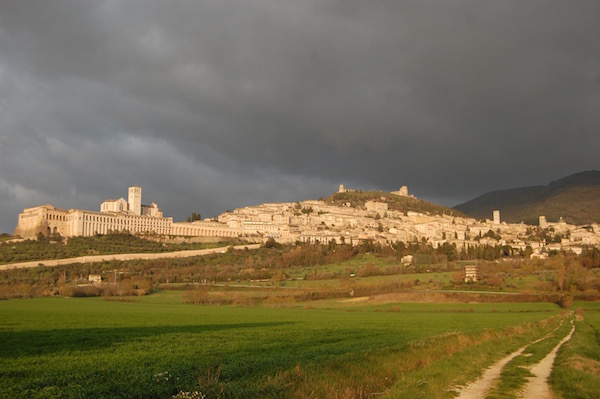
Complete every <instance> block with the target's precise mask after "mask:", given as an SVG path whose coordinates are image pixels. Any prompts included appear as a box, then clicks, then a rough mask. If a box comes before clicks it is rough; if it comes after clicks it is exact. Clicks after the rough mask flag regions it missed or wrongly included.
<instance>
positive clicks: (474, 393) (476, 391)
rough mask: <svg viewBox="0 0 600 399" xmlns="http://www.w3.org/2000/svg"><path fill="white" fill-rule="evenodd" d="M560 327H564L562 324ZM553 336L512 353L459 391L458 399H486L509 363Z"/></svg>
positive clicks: (533, 342) (546, 336)
mask: <svg viewBox="0 0 600 399" xmlns="http://www.w3.org/2000/svg"><path fill="white" fill-rule="evenodd" d="M560 325H562V322H561V324H560ZM560 325H559V326H558V327H556V329H554V331H556V330H557V329H558V328H559V327H560ZM554 331H553V332H554ZM551 334H552V333H549V334H547V335H545V336H543V337H542V338H539V339H536V340H535V341H532V342H530V343H528V344H527V345H525V346H524V347H522V348H519V349H518V350H516V351H515V352H513V353H511V354H510V355H508V356H506V357H504V358H502V359H500V360H499V361H497V362H496V363H494V364H493V365H491V366H490V367H489V368H488V369H487V370H486V371H485V372H484V373H483V375H482V376H481V377H479V378H478V379H477V380H475V381H473V382H471V383H470V384H468V385H466V386H465V387H464V388H462V389H460V390H458V393H459V395H458V396H457V398H456V399H484V398H485V397H486V395H487V393H488V391H489V390H490V388H491V387H492V386H493V385H494V382H496V380H498V379H499V378H500V374H501V373H502V369H503V368H504V366H506V365H507V364H508V362H510V361H511V360H512V359H514V358H515V357H517V356H519V355H520V354H521V353H523V351H524V350H525V349H527V347H528V346H529V345H533V344H535V343H537V342H540V341H541V340H544V339H546V338H548V337H549V336H550V335H551Z"/></svg>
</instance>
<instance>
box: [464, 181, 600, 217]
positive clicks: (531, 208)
mask: <svg viewBox="0 0 600 399" xmlns="http://www.w3.org/2000/svg"><path fill="white" fill-rule="evenodd" d="M454 209H457V210H459V211H461V212H464V213H465V214H467V215H469V216H471V217H474V218H477V219H486V218H487V219H489V218H491V217H492V216H491V215H492V212H493V211H494V210H495V209H499V210H500V214H501V218H502V221H506V222H511V223H518V222H521V221H522V222H525V223H527V224H532V225H536V224H538V220H539V219H538V218H539V216H540V215H544V216H546V219H547V220H548V221H558V220H559V218H561V217H562V218H564V220H565V221H566V222H567V223H572V224H578V225H580V224H590V223H599V222H600V171H596V170H590V171H585V172H580V173H575V174H573V175H570V176H567V177H564V178H562V179H558V180H555V181H552V182H550V183H549V184H548V185H547V186H531V187H520V188H515V189H508V190H498V191H491V192H489V193H486V194H483V195H481V196H479V197H477V198H475V199H472V200H470V201H467V202H465V203H463V204H460V205H456V206H455V207H454Z"/></svg>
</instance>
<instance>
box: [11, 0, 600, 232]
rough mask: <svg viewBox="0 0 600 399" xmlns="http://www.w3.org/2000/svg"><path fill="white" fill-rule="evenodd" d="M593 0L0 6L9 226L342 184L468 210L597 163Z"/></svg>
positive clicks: (599, 93)
mask: <svg viewBox="0 0 600 399" xmlns="http://www.w3.org/2000/svg"><path fill="white" fill-rule="evenodd" d="M598 20H600V4H599V3H598V2H595V1H572V2H562V1H528V2H521V1H503V2H497V1H453V2H447V1H402V2H398V1H375V2H363V1H322V0H319V1H317V0H314V1H302V2H282V1H240V2H233V1H198V2H188V1H178V0H174V1H169V2H166V1H157V2H154V1H146V0H145V1H105V2H96V1H81V0H73V1H52V2H49V1H38V2H33V1H28V2H19V1H2V0H0V215H1V219H0V231H10V230H12V228H14V225H15V224H16V215H17V213H18V212H19V211H20V210H21V209H22V208H23V207H25V206H33V205H38V204H41V203H45V202H50V203H53V204H54V205H56V206H61V207H80V208H92V209H94V208H96V207H98V206H99V202H100V201H101V200H102V199H105V198H108V197H120V196H125V195H126V187H127V186H128V185H131V184H138V185H141V186H142V187H143V188H144V199H145V200H144V201H145V202H149V201H153V200H154V201H156V202H158V203H159V205H161V206H162V208H163V209H164V211H165V213H166V214H168V215H173V216H175V218H176V219H182V218H184V217H185V216H186V215H187V214H189V213H190V212H192V211H200V212H202V213H203V215H205V216H212V215H213V214H216V213H219V212H222V211H224V210H225V209H227V208H233V207H236V206H242V205H250V204H255V203H259V202H264V201H276V200H300V199H305V198H318V197H319V196H326V195H328V194H329V193H330V192H332V191H334V190H335V189H336V187H337V184H339V183H340V182H343V183H345V184H346V185H347V186H355V187H360V188H379V189H384V190H392V189H397V188H398V187H400V186H401V185H404V184H408V186H409V189H410V191H411V192H414V193H415V194H416V195H418V196H421V197H423V198H426V199H431V200H434V201H437V202H442V203H444V204H447V205H453V204H455V203H457V202H461V201H463V200H467V199H470V198H471V197H473V196H474V195H476V194H480V193H482V192H485V191H488V190H491V189H497V188H503V187H513V186H519V185H526V184H544V183H547V182H548V181H549V180H552V179H555V178H559V177H562V176H564V175H567V174H570V173H573V172H577V171H580V170H585V169H598V168H599V162H598V161H597V154H596V153H597V149H598V148H599V145H600V135H599V134H598V131H599V127H600V113H599V112H598V110H599V109H600V50H599V49H600V47H599V46H598V43H597V38H598V37H600V24H598V23H597V21H598Z"/></svg>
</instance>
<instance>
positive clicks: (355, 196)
mask: <svg viewBox="0 0 600 399" xmlns="http://www.w3.org/2000/svg"><path fill="white" fill-rule="evenodd" d="M325 201H326V202H328V203H330V204H333V205H337V206H343V205H344V204H347V203H349V204H350V206H352V207H354V208H359V207H361V208H362V207H364V205H365V202H367V201H378V202H386V203H387V204H388V209H389V210H392V211H399V212H408V211H412V212H419V213H428V214H434V215H454V216H465V215H464V214H463V213H462V212H460V211H457V210H456V209H452V208H446V207H444V206H441V205H436V204H433V203H431V202H427V201H423V200H420V199H418V198H415V197H403V196H400V195H396V194H391V193H388V192H385V191H360V190H359V191H348V192H345V193H335V194H333V195H331V196H330V197H329V198H327V199H326V200H325Z"/></svg>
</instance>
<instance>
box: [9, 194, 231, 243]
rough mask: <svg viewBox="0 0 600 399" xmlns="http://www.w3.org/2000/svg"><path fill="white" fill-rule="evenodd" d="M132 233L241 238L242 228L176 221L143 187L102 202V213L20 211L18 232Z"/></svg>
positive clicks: (66, 234) (49, 207)
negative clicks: (146, 202) (146, 196)
mask: <svg viewBox="0 0 600 399" xmlns="http://www.w3.org/2000/svg"><path fill="white" fill-rule="evenodd" d="M110 232H129V233H132V234H158V235H173V236H204V237H237V236H238V235H239V233H240V232H239V231H238V230H237V229H232V228H229V227H227V226H222V225H219V224H218V223H214V222H207V221H195V222H193V223H185V222H173V218H171V217H164V216H163V213H162V211H161V210H160V208H159V207H158V205H157V204H156V203H154V202H152V203H151V205H143V204H142V188H141V187H137V186H133V187H129V195H128V199H127V201H126V200H125V199H124V198H119V199H107V200H105V201H103V202H102V203H101V204H100V212H95V211H86V210H81V209H69V210H67V209H60V208H55V207H54V206H52V205H50V204H46V205H40V206H36V207H34V208H26V209H24V210H23V212H22V213H21V214H19V222H18V224H17V227H16V228H15V231H14V235H15V236H20V237H23V238H35V237H37V235H38V234H40V233H42V234H43V235H46V236H47V235H51V234H60V235H61V236H63V237H76V236H83V237H89V236H93V235H95V234H107V233H110Z"/></svg>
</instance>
